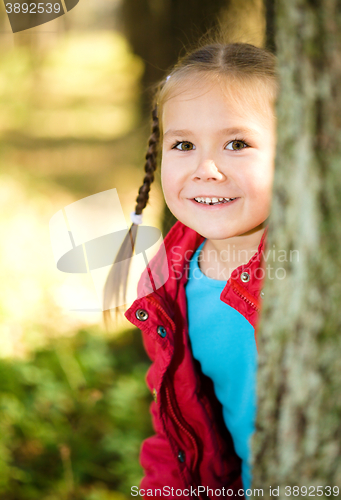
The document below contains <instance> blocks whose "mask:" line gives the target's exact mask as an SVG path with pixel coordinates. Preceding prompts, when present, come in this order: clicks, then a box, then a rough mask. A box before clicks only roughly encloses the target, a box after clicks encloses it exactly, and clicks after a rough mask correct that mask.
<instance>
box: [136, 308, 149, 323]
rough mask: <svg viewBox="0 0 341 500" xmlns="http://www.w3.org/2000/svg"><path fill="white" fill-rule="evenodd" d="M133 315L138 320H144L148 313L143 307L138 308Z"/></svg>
mask: <svg viewBox="0 0 341 500" xmlns="http://www.w3.org/2000/svg"><path fill="white" fill-rule="evenodd" d="M135 316H136V317H137V319H139V320H140V321H146V319H148V313H147V311H145V310H144V309H138V310H137V311H136V313H135Z"/></svg>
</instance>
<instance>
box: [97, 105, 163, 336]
mask: <svg viewBox="0 0 341 500" xmlns="http://www.w3.org/2000/svg"><path fill="white" fill-rule="evenodd" d="M159 138H160V130H159V119H158V116H157V106H156V105H155V106H154V109H153V111H152V133H151V135H150V137H149V139H148V149H147V153H146V156H145V159H146V163H145V165H144V170H145V173H146V174H145V176H144V179H143V184H142V186H141V187H140V189H139V192H138V196H137V198H136V202H137V204H136V207H135V214H137V215H140V214H142V211H143V209H144V208H145V207H146V205H147V203H148V199H149V191H150V185H151V183H152V182H153V181H154V172H155V170H156V167H157V161H156V160H157V153H158V146H159ZM137 227H138V226H137V225H136V224H132V225H131V227H130V229H129V231H128V233H127V235H126V237H125V239H124V241H123V243H122V245H121V247H120V249H119V251H118V253H117V255H116V258H115V261H114V263H113V265H112V267H111V269H110V271H109V274H108V277H107V279H106V282H105V285H104V291H103V305H104V309H105V310H104V311H103V320H104V324H105V328H106V330H107V331H108V330H109V326H110V325H111V322H112V317H111V313H110V309H115V317H116V323H117V319H118V314H119V312H120V307H119V306H116V305H115V304H120V303H123V304H125V302H126V291H127V283H128V275H129V268H130V262H131V259H132V257H133V254H134V248H135V241H136V235H137ZM118 262H120V265H119V266H117V265H115V264H117V263H118ZM112 304H113V307H110V306H111V305H112Z"/></svg>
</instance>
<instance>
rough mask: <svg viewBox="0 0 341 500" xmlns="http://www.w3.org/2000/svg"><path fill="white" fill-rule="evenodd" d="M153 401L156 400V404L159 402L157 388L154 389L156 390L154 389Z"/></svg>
mask: <svg viewBox="0 0 341 500" xmlns="http://www.w3.org/2000/svg"><path fill="white" fill-rule="evenodd" d="M153 399H154V401H155V403H156V402H157V392H156V389H155V387H154V389H153Z"/></svg>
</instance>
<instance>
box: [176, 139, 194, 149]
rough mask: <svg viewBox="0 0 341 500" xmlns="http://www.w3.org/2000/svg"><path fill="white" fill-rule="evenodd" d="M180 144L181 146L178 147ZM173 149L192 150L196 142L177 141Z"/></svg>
mask: <svg viewBox="0 0 341 500" xmlns="http://www.w3.org/2000/svg"><path fill="white" fill-rule="evenodd" d="M178 146H181V147H180V148H178ZM172 149H179V151H191V150H192V149H194V144H192V143H191V142H189V141H182V142H177V143H176V144H175V145H174V146H173V148H172Z"/></svg>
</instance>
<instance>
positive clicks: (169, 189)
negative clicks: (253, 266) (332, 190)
mask: <svg viewBox="0 0 341 500" xmlns="http://www.w3.org/2000/svg"><path fill="white" fill-rule="evenodd" d="M193 88H195V89H196V90H195V91H193V90H191V89H193ZM238 91H239V94H238V95H237V94H236V93H235V94H234V97H235V99H233V101H232V99H231V98H230V97H229V94H228V93H227V92H226V88H224V87H223V85H222V84H220V83H219V81H214V82H213V81H212V83H211V84H207V83H206V84H204V85H202V86H201V88H200V89H199V90H198V87H197V84H196V85H193V86H192V87H191V88H189V87H186V88H185V89H184V91H183V92H181V93H180V94H178V95H176V96H174V97H171V98H170V99H169V100H167V101H166V102H165V104H164V107H163V114H162V119H163V130H164V131H165V133H164V135H163V142H162V162H161V180H162V187H163V192H164V196H165V199H166V203H167V205H168V207H169V209H170V210H171V212H172V213H173V214H174V215H175V217H176V218H177V219H179V220H180V221H181V222H183V223H184V224H185V225H186V226H189V227H191V228H192V229H194V230H195V231H197V232H198V233H199V234H201V235H202V236H204V237H205V238H207V239H209V240H213V241H214V240H227V239H229V238H232V237H235V236H242V235H244V234H245V233H248V232H250V231H251V230H254V229H255V228H257V227H258V226H261V225H262V223H263V222H264V221H265V220H266V219H267V217H268V215H269V212H270V205H271V190H272V181H273V172H274V156H275V119H274V117H273V114H272V112H271V109H270V103H269V105H268V106H269V109H267V110H264V109H258V107H256V105H255V106H250V104H248V105H246V103H245V101H244V100H243V98H242V95H243V94H242V92H241V89H240V87H238ZM238 96H240V97H238ZM266 111H268V113H266ZM226 198H227V199H226ZM241 239H242V238H239V240H240V243H242V242H241ZM221 243H223V242H221Z"/></svg>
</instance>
